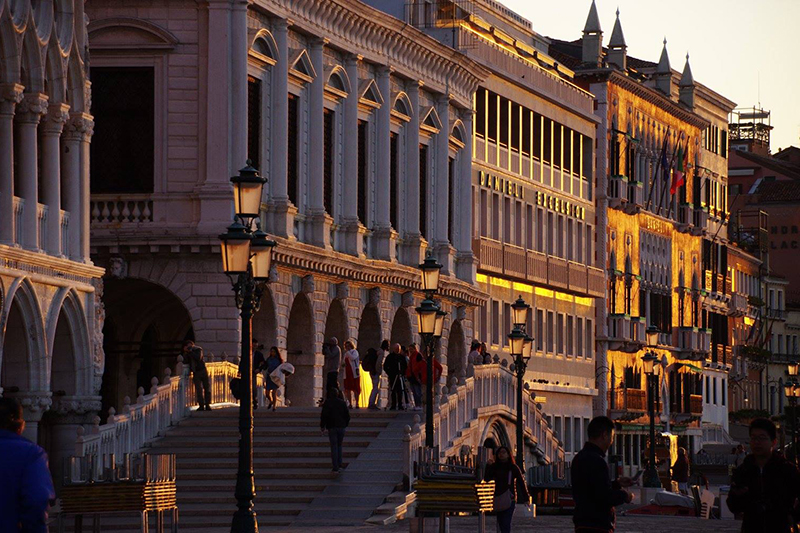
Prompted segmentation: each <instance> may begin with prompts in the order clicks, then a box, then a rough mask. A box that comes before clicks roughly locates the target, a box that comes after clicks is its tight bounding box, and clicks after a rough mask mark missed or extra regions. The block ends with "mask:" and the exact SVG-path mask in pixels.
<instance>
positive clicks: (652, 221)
mask: <svg viewBox="0 0 800 533" xmlns="http://www.w3.org/2000/svg"><path fill="white" fill-rule="evenodd" d="M639 227H640V228H642V229H644V230H647V231H652V232H655V233H658V234H660V235H664V236H666V237H670V236H672V224H670V223H669V222H667V221H665V220H661V219H659V218H656V217H651V216H648V215H639Z"/></svg>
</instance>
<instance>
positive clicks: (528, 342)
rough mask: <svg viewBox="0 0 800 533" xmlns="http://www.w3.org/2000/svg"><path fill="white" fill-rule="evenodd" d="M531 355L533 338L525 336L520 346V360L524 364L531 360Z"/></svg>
mask: <svg viewBox="0 0 800 533" xmlns="http://www.w3.org/2000/svg"><path fill="white" fill-rule="evenodd" d="M532 353H533V337H529V336H526V337H525V342H524V343H523V345H522V360H523V361H525V362H526V363H527V362H528V360H529V359H530V358H531V354H532Z"/></svg>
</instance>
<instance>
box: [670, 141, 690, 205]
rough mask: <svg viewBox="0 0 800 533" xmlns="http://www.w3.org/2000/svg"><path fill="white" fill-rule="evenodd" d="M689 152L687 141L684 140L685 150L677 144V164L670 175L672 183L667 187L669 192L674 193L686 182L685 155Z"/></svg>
mask: <svg viewBox="0 0 800 533" xmlns="http://www.w3.org/2000/svg"><path fill="white" fill-rule="evenodd" d="M688 152H689V142H688V141H687V142H686V150H685V151H684V150H683V148H681V146H680V145H678V166H677V167H676V168H675V173H674V174H673V175H672V185H671V186H670V188H669V193H670V194H672V195H675V192H676V191H677V190H678V189H680V188H681V185H683V184H684V183H685V182H686V179H685V177H684V176H685V175H686V162H685V160H686V155H687V153H688Z"/></svg>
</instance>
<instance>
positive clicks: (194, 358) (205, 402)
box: [183, 340, 211, 411]
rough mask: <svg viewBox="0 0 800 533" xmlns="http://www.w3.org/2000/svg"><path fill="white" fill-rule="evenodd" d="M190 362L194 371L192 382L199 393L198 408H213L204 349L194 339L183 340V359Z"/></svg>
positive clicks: (190, 368)
mask: <svg viewBox="0 0 800 533" xmlns="http://www.w3.org/2000/svg"><path fill="white" fill-rule="evenodd" d="M187 360H188V363H189V370H191V372H192V383H194V392H195V394H196V395H197V410H198V411H210V410H211V386H210V385H209V382H208V369H207V368H206V362H205V360H204V359H203V349H202V348H201V347H199V346H195V344H194V341H189V340H187V341H184V342H183V361H184V364H185V363H186V362H187Z"/></svg>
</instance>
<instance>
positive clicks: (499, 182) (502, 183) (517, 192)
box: [478, 170, 525, 198]
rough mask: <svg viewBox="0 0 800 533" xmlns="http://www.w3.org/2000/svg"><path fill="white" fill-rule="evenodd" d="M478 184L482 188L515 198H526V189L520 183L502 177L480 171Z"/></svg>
mask: <svg viewBox="0 0 800 533" xmlns="http://www.w3.org/2000/svg"><path fill="white" fill-rule="evenodd" d="M478 184H479V185H480V186H481V187H487V188H489V189H492V190H493V191H498V192H502V193H503V194H507V195H508V196H513V197H514V198H525V188H524V187H523V186H522V185H520V184H519V183H516V182H514V181H512V180H509V179H506V178H501V177H500V176H494V175H492V174H489V173H488V172H484V171H482V170H481V171H478Z"/></svg>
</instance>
